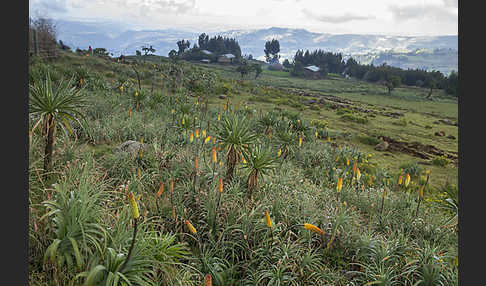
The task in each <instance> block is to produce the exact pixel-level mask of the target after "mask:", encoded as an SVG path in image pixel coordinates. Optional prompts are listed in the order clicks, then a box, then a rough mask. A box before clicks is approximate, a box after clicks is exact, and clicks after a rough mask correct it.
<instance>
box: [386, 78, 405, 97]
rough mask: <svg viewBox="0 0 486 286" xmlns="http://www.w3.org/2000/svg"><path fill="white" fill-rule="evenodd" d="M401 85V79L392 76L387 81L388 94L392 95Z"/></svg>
mask: <svg viewBox="0 0 486 286" xmlns="http://www.w3.org/2000/svg"><path fill="white" fill-rule="evenodd" d="M400 83H401V78H400V77H399V76H396V75H390V76H388V77H387V78H386V80H385V83H384V84H385V86H386V88H387V89H388V94H389V95H391V92H392V90H394V89H395V88H396V87H399V86H400Z"/></svg>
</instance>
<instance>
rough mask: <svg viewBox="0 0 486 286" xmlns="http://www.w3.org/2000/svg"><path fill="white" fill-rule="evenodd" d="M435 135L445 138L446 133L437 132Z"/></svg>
mask: <svg viewBox="0 0 486 286" xmlns="http://www.w3.org/2000/svg"><path fill="white" fill-rule="evenodd" d="M434 135H435V136H441V137H442V136H445V132H444V131H439V132H435V133H434Z"/></svg>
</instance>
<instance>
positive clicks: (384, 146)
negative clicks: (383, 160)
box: [375, 141, 389, 151]
mask: <svg viewBox="0 0 486 286" xmlns="http://www.w3.org/2000/svg"><path fill="white" fill-rule="evenodd" d="M388 146H389V144H388V142H386V141H382V142H380V143H378V144H377V145H376V146H375V150H376V151H386V150H387V149H388Z"/></svg>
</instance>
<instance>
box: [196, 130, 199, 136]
mask: <svg viewBox="0 0 486 286" xmlns="http://www.w3.org/2000/svg"><path fill="white" fill-rule="evenodd" d="M196 138H199V128H196Z"/></svg>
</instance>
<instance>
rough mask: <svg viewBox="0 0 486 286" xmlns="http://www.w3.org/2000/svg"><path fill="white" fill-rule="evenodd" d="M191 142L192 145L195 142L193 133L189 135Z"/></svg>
mask: <svg viewBox="0 0 486 286" xmlns="http://www.w3.org/2000/svg"><path fill="white" fill-rule="evenodd" d="M189 141H190V142H191V143H192V141H194V134H193V133H192V132H191V134H189Z"/></svg>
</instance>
